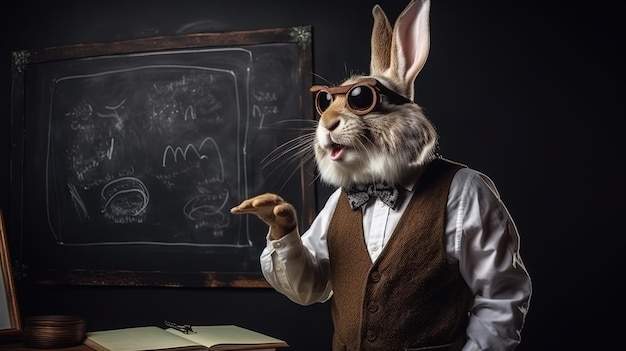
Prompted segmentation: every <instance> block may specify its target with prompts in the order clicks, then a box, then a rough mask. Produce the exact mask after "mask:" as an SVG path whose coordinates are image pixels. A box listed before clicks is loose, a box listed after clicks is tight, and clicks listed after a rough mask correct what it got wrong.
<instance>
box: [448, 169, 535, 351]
mask: <svg viewBox="0 0 626 351" xmlns="http://www.w3.org/2000/svg"><path fill="white" fill-rule="evenodd" d="M448 206H449V212H448V213H449V215H450V214H455V216H454V221H449V225H453V226H454V240H453V244H454V252H455V257H456V258H457V259H458V263H459V268H460V271H461V274H462V275H463V277H464V279H465V280H466V282H467V284H468V285H469V287H470V289H471V290H472V292H473V293H474V302H473V305H472V306H471V311H470V320H469V325H468V328H467V336H468V342H467V344H466V345H465V347H464V348H463V351H474V350H498V351H500V350H502V351H510V350H514V349H515V348H516V347H517V345H518V344H519V342H520V338H521V336H520V334H521V330H522V327H523V325H524V320H525V317H526V313H527V311H528V307H529V303H530V297H531V290H532V287H531V280H530V276H529V275H528V272H527V271H526V268H525V267H524V264H523V262H522V259H521V256H520V252H519V241H520V239H519V234H518V232H517V228H516V227H515V224H514V222H513V219H512V218H511V216H510V215H509V212H508V210H507V209H506V207H505V205H504V204H503V202H502V201H501V199H500V195H499V194H498V191H497V189H496V187H495V185H494V183H493V182H492V181H491V179H489V178H488V177H487V176H485V175H484V174H481V173H479V172H476V171H473V170H469V169H464V170H460V171H459V172H458V173H457V176H456V177H455V181H454V182H453V185H452V186H451V189H450V196H449V203H448ZM450 210H452V213H451V212H450ZM454 210H456V211H454ZM454 212H455V213H454ZM451 219H452V218H451Z"/></svg>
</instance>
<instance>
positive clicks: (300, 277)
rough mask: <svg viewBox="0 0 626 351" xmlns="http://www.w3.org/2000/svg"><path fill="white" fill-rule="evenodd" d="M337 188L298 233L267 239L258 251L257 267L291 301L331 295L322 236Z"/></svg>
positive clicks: (323, 298)
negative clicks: (304, 228) (304, 229)
mask: <svg viewBox="0 0 626 351" xmlns="http://www.w3.org/2000/svg"><path fill="white" fill-rule="evenodd" d="M340 194H341V190H340V189H337V191H335V192H334V193H333V194H331V196H330V197H329V198H328V200H327V202H326V204H325V205H324V207H323V208H322V210H321V211H320V212H319V214H318V215H317V216H316V217H315V219H314V220H313V223H312V224H311V226H310V227H309V228H308V229H307V230H306V231H305V232H304V234H303V235H302V237H300V235H299V231H298V229H297V228H296V230H294V231H293V232H291V233H289V234H287V235H286V236H284V237H282V238H280V239H279V240H269V233H268V235H267V245H266V247H265V248H264V249H263V252H262V253H261V257H260V262H261V271H262V272H263V276H264V277H265V279H266V280H267V282H268V283H269V284H270V285H271V286H272V287H273V288H274V289H276V291H278V292H280V293H281V294H283V295H285V296H287V297H288V298H289V299H290V300H292V301H293V302H296V303H298V304H301V305H310V304H313V303H316V302H324V301H327V300H328V299H329V298H330V297H331V296H332V286H331V284H330V273H329V269H330V267H329V264H328V247H327V246H326V237H327V235H326V234H327V231H328V225H329V223H330V219H331V217H332V214H333V212H334V211H335V207H336V206H337V202H338V200H339V195H340Z"/></svg>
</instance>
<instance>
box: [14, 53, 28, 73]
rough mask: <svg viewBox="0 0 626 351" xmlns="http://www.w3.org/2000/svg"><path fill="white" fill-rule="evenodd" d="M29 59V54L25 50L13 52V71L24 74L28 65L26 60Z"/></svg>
mask: <svg viewBox="0 0 626 351" xmlns="http://www.w3.org/2000/svg"><path fill="white" fill-rule="evenodd" d="M29 58H30V52H28V51H26V50H20V51H13V52H12V53H11V63H12V68H13V71H16V72H20V73H22V72H24V71H25V70H26V66H27V65H28V59H29Z"/></svg>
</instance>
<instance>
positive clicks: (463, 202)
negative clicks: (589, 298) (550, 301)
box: [260, 168, 532, 351]
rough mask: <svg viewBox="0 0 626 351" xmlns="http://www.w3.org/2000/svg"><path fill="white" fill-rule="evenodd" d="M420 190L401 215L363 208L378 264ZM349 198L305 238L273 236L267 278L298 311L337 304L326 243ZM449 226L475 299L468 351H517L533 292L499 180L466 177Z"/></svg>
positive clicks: (452, 199) (459, 180) (375, 205)
mask: <svg viewBox="0 0 626 351" xmlns="http://www.w3.org/2000/svg"><path fill="white" fill-rule="evenodd" d="M418 181H419V180H418ZM414 185H415V184H413V185H412V186H409V187H408V188H407V191H408V194H409V195H408V196H407V198H406V199H405V200H404V201H403V203H402V205H401V207H400V208H399V209H398V210H395V211H394V210H391V209H390V208H389V207H387V206H386V205H384V204H383V203H382V202H381V201H380V200H378V199H377V198H375V199H370V201H369V202H368V203H367V204H366V205H365V206H363V232H364V236H365V242H366V243H367V249H368V251H369V254H370V257H371V258H372V262H373V261H375V260H376V258H377V257H378V255H379V254H380V252H381V251H382V249H383V247H384V246H385V244H386V243H387V241H388V240H389V237H390V236H391V234H392V233H393V230H394V228H395V226H396V223H397V222H398V220H399V219H400V217H401V216H402V213H403V212H404V210H405V208H406V207H407V205H408V203H409V199H410V197H411V196H412V194H413V189H414V187H415V186H414ZM341 191H342V190H341V189H337V190H336V191H335V192H334V193H332V194H331V196H330V197H329V198H328V200H327V202H326V204H325V205H324V207H323V208H322V210H321V211H320V213H319V214H318V215H317V217H316V218H315V220H314V221H313V223H312V224H311V226H310V227H309V229H308V230H306V232H305V233H304V234H303V235H302V237H300V235H299V231H298V229H296V230H295V231H293V232H292V233H289V234H287V235H286V236H284V237H282V238H281V239H279V240H274V241H271V240H269V234H268V242H267V246H266V247H265V249H264V250H263V252H262V253H261V258H260V261H261V270H262V272H263V275H264V276H265V278H266V279H267V281H268V282H269V283H270V284H271V285H272V286H273V287H274V288H275V289H276V290H277V291H278V292H280V293H282V294H284V295H285V296H287V297H288V298H289V299H291V300H292V301H294V302H296V303H298V304H301V305H309V304H313V303H316V302H325V301H327V300H328V299H329V298H330V297H331V296H332V286H331V284H330V279H329V265H328V247H327V242H326V239H327V237H326V236H327V229H328V225H329V223H330V219H331V217H332V215H333V212H334V210H335V207H336V205H337V201H338V199H339V196H340V195H341ZM446 218H447V223H446V233H445V235H446V240H447V241H446V248H447V253H448V260H449V262H451V263H455V262H458V265H459V269H460V272H461V275H462V276H463V278H464V279H465V281H466V282H467V285H468V286H469V287H470V289H471V291H472V292H473V294H474V302H473V304H472V308H471V311H470V320H469V326H468V328H467V336H468V342H467V343H466V345H465V347H464V348H463V351H477V350H490V351H497V350H503V351H504V350H513V349H515V347H516V346H517V345H518V344H519V342H520V333H521V330H522V327H523V325H524V319H525V317H526V313H527V312H528V307H529V303H530V297H531V290H532V287H531V280H530V277H529V275H528V273H527V271H526V268H525V267H524V264H523V262H522V259H521V257H520V253H519V235H518V232H517V228H516V227H515V224H514V223H513V219H512V218H511V216H510V215H509V213H508V210H507V209H506V207H505V205H504V204H503V203H502V201H501V199H500V195H499V193H498V191H497V189H496V187H495V185H494V183H493V182H492V181H491V179H489V178H488V177H487V176H486V175H484V174H482V173H480V172H478V171H475V170H473V169H469V168H462V169H460V170H459V171H458V172H457V173H456V174H455V176H454V178H453V180H452V183H451V185H450V192H449V194H448V203H447V217H446ZM355 225H356V224H355Z"/></svg>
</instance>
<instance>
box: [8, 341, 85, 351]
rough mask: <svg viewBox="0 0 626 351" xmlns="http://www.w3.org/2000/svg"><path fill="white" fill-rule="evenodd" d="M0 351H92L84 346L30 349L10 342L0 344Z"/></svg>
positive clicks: (22, 344)
mask: <svg viewBox="0 0 626 351" xmlns="http://www.w3.org/2000/svg"><path fill="white" fill-rule="evenodd" d="M0 350H2V351H54V350H62V351H94V350H93V349H92V348H91V347H89V346H86V345H78V346H72V347H64V348H61V349H47V348H46V349H39V348H38V349H34V348H30V347H26V346H24V342H22V341H18V342H12V343H9V344H0Z"/></svg>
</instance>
